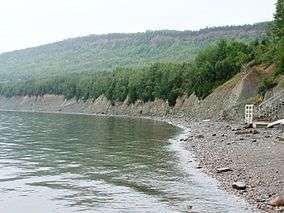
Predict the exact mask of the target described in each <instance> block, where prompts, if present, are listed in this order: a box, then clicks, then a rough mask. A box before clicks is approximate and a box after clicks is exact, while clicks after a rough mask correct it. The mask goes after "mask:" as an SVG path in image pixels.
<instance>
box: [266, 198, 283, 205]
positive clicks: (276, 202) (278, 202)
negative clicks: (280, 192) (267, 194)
mask: <svg viewBox="0 0 284 213" xmlns="http://www.w3.org/2000/svg"><path fill="white" fill-rule="evenodd" d="M269 204H270V205H271V206H274V207H282V206H284V196H278V197H275V198H273V199H272V200H271V201H270V203H269Z"/></svg>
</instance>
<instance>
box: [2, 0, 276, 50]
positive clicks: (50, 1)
mask: <svg viewBox="0 0 284 213" xmlns="http://www.w3.org/2000/svg"><path fill="white" fill-rule="evenodd" d="M275 3H276V0H0V53H1V52H6V51H12V50H17V49H23V48H27V47H33V46H38V45H41V44H46V43H51V42H55V41H60V40H63V39H67V38H73V37H78V36H85V35H90V34H106V33H114V32H144V31H146V30H161V29H170V30H198V29H201V28H205V27H212V26H224V25H242V24H252V23H256V22H262V21H269V20H272V19H273V13H274V11H275Z"/></svg>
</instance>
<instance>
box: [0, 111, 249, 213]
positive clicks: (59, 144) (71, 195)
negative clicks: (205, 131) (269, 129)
mask: <svg viewBox="0 0 284 213" xmlns="http://www.w3.org/2000/svg"><path fill="white" fill-rule="evenodd" d="M180 133H181V129H178V128H176V127H173V126H171V125H169V124H165V123H160V122H155V121H151V120H143V119H130V118H115V117H95V116H82V115H80V116H79V115H52V114H31V113H15V112H0V212H5V213H10V212H11V213H18V212H19V213H20V212H21V213H33V212H34V213H44V212H48V213H49V212H64V213H65V212H67V213H68V212H84V213H85V212H185V211H186V210H187V208H188V206H189V205H192V206H194V209H195V210H196V211H198V212H250V211H249V210H248V209H247V207H246V204H245V203H244V202H242V201H236V200H235V199H234V198H232V197H230V196H228V194H225V193H224V192H222V191H220V190H218V189H217V187H216V183H215V181H214V180H212V179H211V178H208V177H206V176H205V175H203V174H202V173H201V172H200V171H198V170H196V169H195V168H194V166H192V163H188V159H189V158H190V153H188V152H187V151H185V150H184V149H183V148H182V146H181V145H180V144H179V143H178V142H177V140H175V139H174V138H176V137H177V135H178V134H180ZM170 138H171V139H170ZM169 139H170V140H169ZM193 164H194V163H193Z"/></svg>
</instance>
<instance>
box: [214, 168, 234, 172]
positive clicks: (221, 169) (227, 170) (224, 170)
mask: <svg viewBox="0 0 284 213" xmlns="http://www.w3.org/2000/svg"><path fill="white" fill-rule="evenodd" d="M231 171H232V169H231V168H229V167H223V168H218V169H217V173H223V172H231Z"/></svg>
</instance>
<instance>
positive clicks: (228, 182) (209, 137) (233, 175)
mask: <svg viewBox="0 0 284 213" xmlns="http://www.w3.org/2000/svg"><path fill="white" fill-rule="evenodd" d="M0 112H20V113H21V112H22V113H42V114H63V115H85V116H103V117H121V118H131V119H137V118H138V119H149V120H154V121H158V122H166V123H168V124H170V125H173V126H176V127H178V128H181V129H182V130H183V132H182V133H181V135H183V137H182V138H180V137H178V138H180V139H177V140H179V142H181V143H182V146H183V148H185V149H186V150H187V151H189V152H190V153H192V154H193V156H194V161H195V164H196V165H198V166H197V167H196V169H200V170H201V171H202V172H203V173H205V174H206V175H208V176H209V177H211V178H214V179H215V180H217V183H218V188H220V189H221V190H224V191H226V192H228V193H229V194H230V195H232V196H234V197H236V198H237V199H244V200H245V201H246V202H247V203H248V204H249V205H250V206H251V207H252V209H258V210H260V211H263V212H276V211H277V212H282V211H283V210H284V209H283V208H282V209H276V208H273V207H272V206H270V205H269V201H270V200H271V199H272V198H273V197H275V196H277V195H283V193H284V189H283V177H284V175H283V172H284V171H283V169H281V163H283V162H284V159H283V156H281V154H283V151H284V144H283V143H280V142H278V143H277V142H274V141H275V139H276V137H275V136H274V137H273V136H272V135H273V134H274V135H276V134H277V133H279V130H275V129H272V130H267V129H264V130H259V132H258V133H256V134H244V135H237V134H236V131H240V126H241V125H240V124H239V123H229V122H226V121H210V120H206V121H199V122H198V121H192V120H190V119H187V118H186V117H175V116H164V117H161V116H143V115H141V116H140V115H126V114H125V115H112V114H96V113H76V112H58V111H57V112H54V111H32V110H3V109H0ZM184 132H187V134H186V135H185V134H184ZM255 138H257V139H255ZM266 139H268V140H266ZM270 141H271V142H270ZM272 141H273V142H272ZM204 142H206V143H204ZM267 145H268V146H270V147H268V146H267ZM232 146H236V147H232ZM251 146H252V147H251ZM256 146H258V151H256V150H255V149H254V148H255V147H256ZM267 147H268V148H271V147H272V149H273V152H272V153H270V154H268V155H267V156H266V159H268V160H269V163H270V160H273V158H274V161H273V163H272V164H273V165H271V164H264V165H261V166H259V165H258V164H259V163H261V162H260V158H261V157H262V156H263V154H264V153H263V151H264V152H265V151H267ZM231 149H232V150H233V152H230V150H231ZM242 149H249V154H250V156H249V155H248V153H247V152H244V153H240V150H242ZM277 150H278V151H279V152H277ZM254 152H255V153H254ZM275 152H276V154H277V156H273V154H275ZM232 153H233V154H232ZM267 153H269V152H267ZM244 157H246V158H244ZM275 157H277V158H278V157H279V159H278V161H277V160H276V161H275ZM243 158H244V159H243ZM236 160H237V161H239V162H236ZM244 163H245V164H246V165H244ZM262 163H263V162H262ZM255 166H256V167H255ZM277 166H278V167H279V168H276V167H277ZM224 167H228V168H230V170H232V171H229V172H224V173H217V172H216V171H217V170H218V168H224ZM259 169H260V171H261V172H260V171H259ZM263 169H264V170H263ZM259 172H260V173H259ZM272 174H274V176H272ZM262 180H265V181H262ZM236 181H243V182H244V183H245V184H246V189H245V190H236V189H233V187H232V183H233V182H236Z"/></svg>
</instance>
